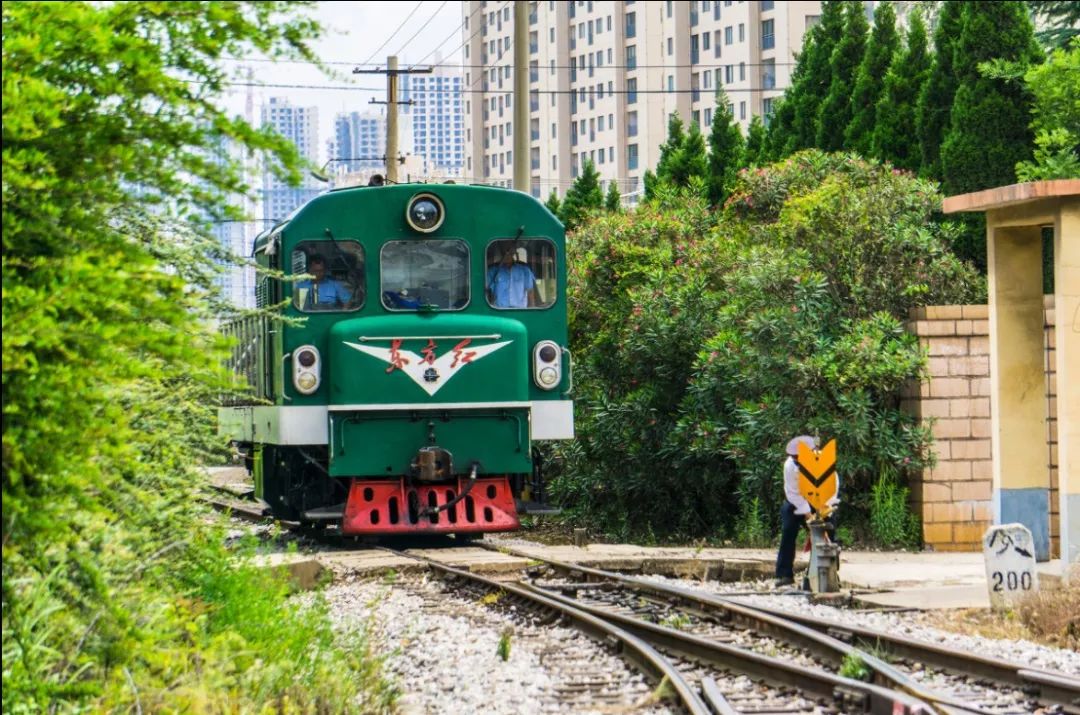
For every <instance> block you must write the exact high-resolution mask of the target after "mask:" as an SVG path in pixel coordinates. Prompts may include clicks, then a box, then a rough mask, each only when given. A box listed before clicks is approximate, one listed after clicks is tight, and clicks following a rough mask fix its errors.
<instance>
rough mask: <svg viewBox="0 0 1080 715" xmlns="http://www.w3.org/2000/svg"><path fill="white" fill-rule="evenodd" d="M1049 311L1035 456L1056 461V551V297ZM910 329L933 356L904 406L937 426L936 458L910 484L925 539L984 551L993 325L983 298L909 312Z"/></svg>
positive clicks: (937, 546)
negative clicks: (1042, 438)
mask: <svg viewBox="0 0 1080 715" xmlns="http://www.w3.org/2000/svg"><path fill="white" fill-rule="evenodd" d="M1045 305H1046V309H1045V310H1044V311H1043V316H1044V320H1043V324H1044V326H1045V328H1044V335H1045V346H1046V349H1045V351H1044V352H1045V362H1044V365H1045V366H1046V371H1047V391H1046V394H1047V399H1046V403H1047V413H1048V418H1047V443H1046V444H1044V445H1036V446H1034V447H1033V448H1032V459H1041V460H1042V461H1043V463H1044V464H1049V468H1050V538H1051V546H1050V548H1051V553H1052V556H1056V554H1057V552H1058V497H1057V418H1056V413H1057V405H1056V395H1057V390H1056V380H1055V369H1054V365H1055V362H1054V361H1055V355H1054V330H1053V327H1054V310H1053V296H1046V303H1045ZM910 318H911V320H910V322H908V323H907V329H908V331H909V332H912V333H914V334H915V335H917V336H919V343H920V344H921V345H922V346H923V347H924V349H925V350H926V351H927V353H928V355H929V364H928V370H927V372H928V379H926V380H925V381H923V382H922V383H914V384H910V385H909V386H908V388H907V390H906V392H905V399H904V408H905V409H906V410H907V411H908V412H910V413H912V414H914V415H916V416H917V417H920V418H921V419H922V421H923V423H924V424H928V425H930V427H931V430H932V431H933V435H934V452H935V453H936V455H937V464H936V466H934V467H933V468H932V469H926V470H925V471H924V472H923V474H922V476H921V479H916V480H914V481H913V483H912V499H913V506H914V508H915V510H916V513H920V514H921V515H922V520H923V540H924V542H925V544H926V545H927V546H928V547H930V548H932V549H934V550H935V551H979V550H981V549H982V546H981V540H982V535H983V532H985V530H986V528H987V527H988V526H989V525H990V523H991V521H992V519H993V515H992V507H991V492H992V481H993V473H992V471H991V462H990V335H989V334H990V326H989V308H988V306H985V305H944V306H930V307H927V308H918V309H916V310H913V311H911V316H910Z"/></svg>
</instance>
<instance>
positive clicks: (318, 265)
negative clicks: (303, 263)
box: [296, 254, 352, 310]
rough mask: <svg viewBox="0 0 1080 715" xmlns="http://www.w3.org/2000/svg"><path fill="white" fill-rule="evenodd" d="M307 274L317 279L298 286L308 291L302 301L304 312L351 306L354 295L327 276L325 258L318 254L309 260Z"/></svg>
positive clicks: (304, 281)
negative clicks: (350, 302)
mask: <svg viewBox="0 0 1080 715" xmlns="http://www.w3.org/2000/svg"><path fill="white" fill-rule="evenodd" d="M307 272H308V273H310V274H311V275H313V276H314V277H315V278H314V280H303V281H299V282H298V283H297V284H296V287H297V288H298V289H299V290H301V291H306V296H305V297H304V298H303V299H302V300H303V309H304V310H334V309H335V308H344V307H345V306H347V305H348V304H349V300H350V299H351V298H352V293H351V292H350V291H349V289H348V288H346V287H345V286H344V285H342V283H341V282H340V281H337V280H335V279H334V278H331V277H330V276H328V275H327V274H326V259H325V258H323V257H322V256H320V255H318V254H316V255H313V256H312V257H311V258H309V259H308V267H307ZM302 295H303V294H302Z"/></svg>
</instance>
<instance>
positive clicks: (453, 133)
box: [401, 66, 465, 176]
mask: <svg viewBox="0 0 1080 715" xmlns="http://www.w3.org/2000/svg"><path fill="white" fill-rule="evenodd" d="M461 80H462V77H461V70H460V69H459V68H458V67H439V66H436V67H435V68H434V71H433V72H432V73H431V74H406V75H402V76H401V85H402V92H401V99H402V100H412V104H411V105H405V106H404V108H403V109H404V113H405V114H406V115H408V116H409V117H411V119H412V136H413V153H414V154H416V155H418V156H420V157H423V159H424V160H425V161H426V162H427V163H428V165H429V166H431V167H434V168H435V169H437V170H439V171H441V172H442V173H443V174H445V175H451V176H452V175H458V174H460V173H461V169H462V167H463V166H464V164H465V124H464V118H463V114H462V112H463V109H464V107H463V106H462V97H461Z"/></svg>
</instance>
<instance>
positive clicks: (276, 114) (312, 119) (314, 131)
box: [261, 97, 322, 221]
mask: <svg viewBox="0 0 1080 715" xmlns="http://www.w3.org/2000/svg"><path fill="white" fill-rule="evenodd" d="M261 114H262V124H263V126H266V125H270V126H272V127H273V128H274V130H275V131H277V133H278V134H281V135H282V136H284V137H285V138H286V139H288V140H289V141H291V142H292V143H293V144H295V145H296V148H297V150H298V151H299V152H300V154H301V156H303V157H304V158H306V159H308V160H310V161H311V162H313V163H315V164H318V163H319V161H318V154H317V148H316V147H318V144H319V109H318V107H295V106H293V105H292V104H291V103H290V102H289V100H288V99H285V98H284V97H271V98H270V99H269V101H268V102H267V103H266V104H264V105H263V106H262V112H261ZM262 184H263V190H262V206H263V219H265V220H266V221H279V220H281V219H283V218H285V217H286V216H288V215H289V214H290V213H292V212H293V211H294V210H295V209H296V208H297V207H299V206H302V205H303V204H305V203H307V202H308V201H309V200H310V199H312V198H314V197H315V196H317V195H318V194H319V192H320V191H321V190H322V188H321V187H320V185H319V184H318V183H317V182H316V181H315V180H314V179H312V178H310V177H306V178H305V180H304V184H303V185H301V186H298V187H294V186H289V185H288V184H287V183H285V182H284V181H281V180H280V179H278V178H277V177H276V176H274V174H273V172H271V171H270V169H269V167H264V169H263V176H262Z"/></svg>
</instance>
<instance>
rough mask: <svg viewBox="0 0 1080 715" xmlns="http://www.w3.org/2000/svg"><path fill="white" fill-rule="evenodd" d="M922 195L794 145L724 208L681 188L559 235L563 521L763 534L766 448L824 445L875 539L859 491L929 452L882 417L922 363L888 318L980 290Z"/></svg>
mask: <svg viewBox="0 0 1080 715" xmlns="http://www.w3.org/2000/svg"><path fill="white" fill-rule="evenodd" d="M938 200H939V197H938V196H937V194H935V193H934V190H933V186H932V185H930V184H928V183H926V182H923V181H920V180H918V179H915V178H913V177H911V176H910V175H906V174H903V173H895V172H893V171H892V170H891V169H889V168H888V167H885V166H881V165H878V164H873V163H868V162H864V161H862V160H859V159H855V158H853V157H849V156H843V155H826V154H822V153H820V152H804V153H802V154H797V155H795V156H793V157H791V158H790V159H788V160H787V161H785V162H782V163H780V164H777V165H774V166H771V167H766V168H763V169H759V170H755V171H751V172H743V174H742V175H741V177H740V180H739V182H738V183H737V185H736V187H735V190H734V192H733V194H732V198H731V200H730V201H729V202H728V205H727V207H726V209H725V211H724V212H723V213H722V214H715V213H710V212H709V210H708V208H707V206H706V205H705V204H704V202H703V201H702V200H701V199H700V198H697V195H696V194H695V193H693V192H686V193H684V194H683V195H682V196H681V200H679V201H672V200H671V199H670V197H669V198H668V199H666V200H665V201H664V202H663V206H660V205H657V204H650V205H645V206H642V207H640V208H639V209H638V210H637V211H636V212H634V213H630V214H623V215H613V216H605V217H601V218H598V219H596V220H595V221H593V222H591V223H587V224H586V225H584V226H583V227H582V229H581V230H580V231H579V232H578V233H577V234H575V235H573V236H572V238H571V240H570V241H569V245H570V291H569V294H570V301H571V303H570V308H571V340H572V343H573V349H574V354H575V356H576V359H577V360H576V375H575V383H576V386H577V396H576V399H577V433H578V439H577V440H576V441H575V442H574V443H572V444H570V445H566V446H564V447H563V448H562V451H563V456H564V468H563V470H562V472H561V473H560V474H559V476H558V477H557V478H556V479H555V481H554V484H553V490H554V492H555V494H556V496H557V497H558V498H559V499H560V500H561V501H562V503H563V505H564V506H565V507H567V508H568V510H569V512H570V515H571V517H572V518H577V519H581V520H583V521H585V520H588V522H589V523H591V524H594V525H600V526H602V527H603V528H605V529H606V530H608V531H609V532H611V533H613V534H614V535H616V536H618V537H623V538H625V537H638V538H642V537H644V538H650V537H668V536H680V537H690V536H693V537H698V536H712V537H729V536H731V537H736V538H740V537H742V536H744V535H746V536H748V535H750V534H758V533H760V532H761V531H762V530H765V531H775V530H776V528H777V527H778V526H779V519H778V513H777V512H778V509H779V506H780V503H781V500H782V498H783V496H782V495H783V491H782V484H781V476H780V475H781V471H780V466H781V462H782V460H783V446H784V444H785V443H786V442H787V440H788V439H790V438H791V437H792V436H794V435H796V434H802V433H812V434H819V435H820V436H822V437H823V438H826V439H830V438H836V439H837V440H838V445H839V459H838V465H837V466H838V472H839V473H840V475H841V478H842V480H843V492H842V498H843V502H844V504H845V510H846V511H847V512H848V514H849V515H850V514H851V513H854V518H853V521H854V522H855V523H856V524H867V525H868V526H867V528H872V527H871V526H870V522H869V521H868V520H867V518H866V515H867V508H868V506H869V503H870V498H871V485H872V484H874V483H875V482H876V481H878V480H879V479H880V478H881V475H883V474H884V475H886V477H887V478H889V479H893V480H895V481H897V482H898V483H900V482H903V481H905V480H906V477H907V476H908V475H909V474H910V473H912V472H913V471H915V470H920V469H921V468H922V467H923V465H924V464H925V463H926V460H927V459H928V454H929V452H928V442H929V434H928V433H927V431H926V430H924V429H922V428H921V427H919V426H918V425H917V423H916V422H915V421H914V420H913V419H912V418H911V417H909V416H907V415H905V414H904V413H902V412H901V411H900V409H899V394H900V389H901V386H902V385H903V383H904V382H905V381H907V380H910V379H912V378H917V377H918V376H919V375H920V372H921V370H922V366H923V356H922V354H921V352H920V350H919V346H918V342H917V340H916V339H915V337H914V336H912V335H909V334H907V333H906V332H905V331H904V330H903V328H902V324H901V320H902V319H904V318H905V317H906V314H907V311H908V309H909V308H910V307H913V306H916V305H922V304H929V303H952V302H962V301H967V300H972V299H975V298H977V297H978V296H979V292H980V291H981V290H982V287H981V284H980V281H979V278H978V277H977V275H976V274H975V272H974V271H973V269H972V268H971V267H970V266H968V265H965V264H962V263H960V262H959V261H957V260H956V259H955V257H953V256H952V255H951V254H950V253H949V252H948V251H947V249H946V245H947V244H946V239H947V235H946V234H947V231H948V229H947V228H944V229H942V228H938V227H937V226H936V225H933V224H931V223H929V222H928V220H927V219H928V216H929V212H930V210H931V209H932V208H933V207H934V206H935V204H936V202H937V201H938ZM755 505H756V506H755ZM763 517H764V518H766V519H767V522H766V523H764V524H761V523H757V522H759V521H760V520H761V519H762V518H763ZM845 518H846V519H851V518H852V517H850V516H848V517H845ZM736 524H739V527H738V529H739V532H740V533H736V531H735V529H736V527H735V525H736ZM743 532H745V534H744V533H743ZM907 533H910V531H909V532H907ZM869 535H870V536H874V535H875V534H869ZM881 536H886V535H884V534H883V535H881ZM755 538H759V537H755Z"/></svg>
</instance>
